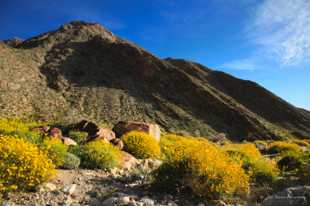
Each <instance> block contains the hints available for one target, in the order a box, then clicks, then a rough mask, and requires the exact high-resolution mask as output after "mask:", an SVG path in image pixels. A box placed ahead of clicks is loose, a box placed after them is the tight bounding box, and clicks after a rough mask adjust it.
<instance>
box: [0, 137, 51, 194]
mask: <svg viewBox="0 0 310 206" xmlns="http://www.w3.org/2000/svg"><path fill="white" fill-rule="evenodd" d="M54 167H55V166H54V165H53V163H52V161H51V160H50V159H49V158H48V157H47V154H46V153H45V152H43V151H41V150H40V149H39V148H38V147H37V146H35V145H34V144H31V143H29V142H27V141H25V140H23V139H20V138H14V137H10V136H1V135H0V193H1V192H3V193H7V192H10V191H12V190H31V189H34V188H35V187H36V186H38V185H39V184H41V183H42V182H44V181H46V180H48V179H49V178H51V177H52V176H53V175H54V174H55V172H56V171H55V169H54Z"/></svg>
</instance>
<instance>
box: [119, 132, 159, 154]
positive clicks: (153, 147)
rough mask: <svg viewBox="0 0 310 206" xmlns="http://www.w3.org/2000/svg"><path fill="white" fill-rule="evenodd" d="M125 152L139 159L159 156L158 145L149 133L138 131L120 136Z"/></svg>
mask: <svg viewBox="0 0 310 206" xmlns="http://www.w3.org/2000/svg"><path fill="white" fill-rule="evenodd" d="M121 139H122V140H123V142H124V148H125V150H126V151H127V152H129V153H131V154H132V155H134V156H135V157H136V158H139V159H147V158H160V155H161V152H160V146H159V143H158V142H157V141H156V139H155V138H154V137H152V136H150V135H149V134H146V133H144V132H139V131H132V132H128V133H126V134H125V135H123V136H122V137H121Z"/></svg>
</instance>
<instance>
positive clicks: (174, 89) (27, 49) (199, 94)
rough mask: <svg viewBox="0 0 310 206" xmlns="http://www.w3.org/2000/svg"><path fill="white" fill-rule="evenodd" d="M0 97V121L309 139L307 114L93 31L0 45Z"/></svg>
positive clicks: (224, 77)
mask: <svg viewBox="0 0 310 206" xmlns="http://www.w3.org/2000/svg"><path fill="white" fill-rule="evenodd" d="M25 74H27V75H25ZM1 90H2V93H1V94H0V103H1V105H2V106H1V107H0V113H1V114H0V117H22V116H25V115H26V114H33V115H38V116H40V115H42V116H44V117H46V118H47V119H59V120H62V121H76V120H79V119H81V118H88V119H92V120H95V121H106V122H111V123H116V122H117V121H120V120H135V121H151V122H156V123H158V124H159V125H160V126H161V127H162V128H164V129H165V130H166V131H168V132H187V133H189V134H191V135H194V136H210V135H216V134H217V133H225V134H227V136H228V137H229V138H231V139H233V140H243V139H247V140H254V139H277V138H281V137H282V136H290V135H294V136H298V137H310V112H309V111H307V110H303V109H299V108H296V107H294V106H293V105H291V104H289V103H287V102H286V101H284V100H282V99H281V98H279V97H277V96H276V95H274V94H273V93H271V92H269V91H268V90H266V89H265V88H263V87H261V86H260V85H258V84H257V83H254V82H251V81H247V80H241V79H238V78H235V77H233V76H231V75H229V74H226V73H224V72H221V71H216V70H212V69H210V68H207V67H205V66H203V65H201V64H199V63H195V62H191V61H186V60H181V59H172V58H166V59H159V58H158V57H156V56H155V55H153V54H151V53H150V52H148V51H146V50H145V49H142V48H140V47H138V46H137V45H135V44H134V43H131V42H129V41H126V40H123V39H121V38H119V37H117V36H115V35H114V34H113V33H111V32H110V31H108V30H106V29H105V28H103V27H102V26H100V25H99V24H93V23H86V22H79V21H75V22H71V23H69V24H65V25H63V26H61V27H60V28H59V29H57V30H54V31H51V32H47V33H44V34H41V35H39V36H37V37H33V38H30V39H27V40H25V41H5V42H3V43H2V44H0V91H1ZM19 103H20V104H21V105H20V104H19ZM270 107H271V108H270Z"/></svg>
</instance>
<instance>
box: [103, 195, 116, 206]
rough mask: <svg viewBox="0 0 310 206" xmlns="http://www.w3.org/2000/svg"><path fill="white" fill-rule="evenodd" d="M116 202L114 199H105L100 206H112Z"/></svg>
mask: <svg viewBox="0 0 310 206" xmlns="http://www.w3.org/2000/svg"><path fill="white" fill-rule="evenodd" d="M117 200H118V199H117V198H116V197H110V198H108V199H106V200H105V201H103V203H102V206H114V204H115V203H116V202H117Z"/></svg>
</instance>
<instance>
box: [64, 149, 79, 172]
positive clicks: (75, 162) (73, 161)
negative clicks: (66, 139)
mask: <svg viewBox="0 0 310 206" xmlns="http://www.w3.org/2000/svg"><path fill="white" fill-rule="evenodd" d="M80 162H81V161H80V158H78V157H77V156H75V155H74V154H72V153H69V152H67V153H66V155H65V158H64V163H63V165H62V168H63V169H69V170H72V169H78V168H79V166H80Z"/></svg>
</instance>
